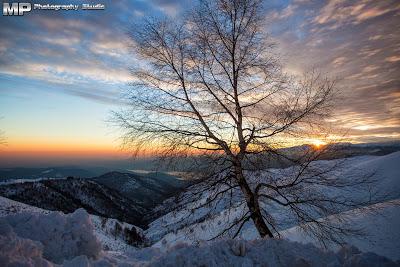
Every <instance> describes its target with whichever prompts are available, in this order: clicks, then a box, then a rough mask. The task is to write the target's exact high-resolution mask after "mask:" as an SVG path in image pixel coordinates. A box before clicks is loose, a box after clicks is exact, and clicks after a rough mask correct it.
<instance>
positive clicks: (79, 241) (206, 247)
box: [0, 209, 400, 267]
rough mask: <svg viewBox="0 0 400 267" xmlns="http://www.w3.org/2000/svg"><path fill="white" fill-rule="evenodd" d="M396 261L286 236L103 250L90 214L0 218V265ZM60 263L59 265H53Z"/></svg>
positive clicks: (360, 263) (387, 263) (348, 263)
mask: <svg viewBox="0 0 400 267" xmlns="http://www.w3.org/2000/svg"><path fill="white" fill-rule="evenodd" d="M55 264H62V266H64V267H70V266H85V267H90V266H94V267H96V266H111V267H112V266H219V267H221V266H269V267H274V266H277V267H278V266H282V267H283V266H294V267H296V266H297V267H300V266H331V267H334V266H354V267H357V266H400V264H399V262H397V263H396V262H393V261H391V260H389V259H387V258H385V257H382V256H379V255H376V254H374V253H362V252H360V251H359V250H358V249H357V248H355V247H350V246H349V247H344V248H342V249H341V250H339V251H338V252H336V253H334V252H332V251H324V250H321V249H319V248H317V247H315V246H313V245H310V244H300V243H296V242H291V241H288V240H277V239H267V240H263V239H257V240H252V241H245V240H219V241H216V242H202V243H200V244H197V245H187V244H176V245H175V246H173V247H169V248H168V249H167V251H165V252H162V250H160V249H158V248H146V249H141V250H132V251H131V252H130V253H129V252H128V253H125V254H124V255H117V254H112V253H108V252H104V251H102V250H101V244H100V242H99V241H98V240H97V238H96V236H95V234H94V228H93V225H92V222H91V220H90V217H89V214H88V213H87V212H86V211H85V210H83V209H79V210H77V211H75V212H74V213H72V214H68V215H64V214H62V213H58V212H53V213H50V214H48V215H46V214H40V213H33V212H23V213H20V214H16V215H10V216H6V217H3V218H1V219H0V266H49V267H51V266H56V265H55ZM57 266H58V265H57Z"/></svg>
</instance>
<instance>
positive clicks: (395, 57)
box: [385, 55, 400, 62]
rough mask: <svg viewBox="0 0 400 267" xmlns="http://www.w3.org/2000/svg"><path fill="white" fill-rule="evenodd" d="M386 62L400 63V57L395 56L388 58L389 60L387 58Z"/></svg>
mask: <svg viewBox="0 0 400 267" xmlns="http://www.w3.org/2000/svg"><path fill="white" fill-rule="evenodd" d="M385 61H387V62H397V61H400V55H394V56H390V57H387V58H385Z"/></svg>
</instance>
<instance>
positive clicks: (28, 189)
mask: <svg viewBox="0 0 400 267" xmlns="http://www.w3.org/2000/svg"><path fill="white" fill-rule="evenodd" d="M0 195H1V196H4V197H7V198H11V199H13V200H16V201H19V202H23V203H27V204H30V205H32V206H35V207H40V208H43V209H47V210H58V211H63V212H65V213H70V212H73V211H75V210H76V209H78V208H84V209H86V210H87V211H88V212H90V213H91V214H96V215H100V216H104V217H112V218H116V219H119V220H122V221H125V222H129V223H132V224H135V225H139V226H142V225H143V223H142V218H143V215H144V214H145V213H146V212H148V211H149V210H148V209H147V208H145V207H143V206H141V205H140V204H139V203H135V202H134V201H132V200H131V199H128V198H125V197H123V196H121V195H120V193H119V192H117V191H115V190H113V189H110V188H108V187H106V186H104V185H101V184H99V183H96V182H94V181H91V180H88V179H56V180H41V181H37V182H24V183H15V184H3V185H0Z"/></svg>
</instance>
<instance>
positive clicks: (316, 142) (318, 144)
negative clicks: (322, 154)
mask: <svg viewBox="0 0 400 267" xmlns="http://www.w3.org/2000/svg"><path fill="white" fill-rule="evenodd" d="M311 144H312V145H313V146H314V147H315V148H316V149H320V148H321V147H323V146H325V145H326V142H324V141H322V140H319V139H313V140H311Z"/></svg>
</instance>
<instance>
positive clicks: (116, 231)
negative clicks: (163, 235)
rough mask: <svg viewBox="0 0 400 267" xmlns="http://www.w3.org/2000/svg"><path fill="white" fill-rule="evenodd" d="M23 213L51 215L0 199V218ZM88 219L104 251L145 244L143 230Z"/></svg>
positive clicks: (122, 223) (122, 250)
mask: <svg viewBox="0 0 400 267" xmlns="http://www.w3.org/2000/svg"><path fill="white" fill-rule="evenodd" d="M24 212H28V213H31V214H44V215H46V214H49V213H52V211H50V210H45V209H41V208H37V207H34V206H30V205H27V204H24V203H20V202H17V201H14V200H11V199H8V198H5V197H0V218H1V217H5V216H9V215H15V214H19V213H24ZM89 217H90V221H91V223H92V224H93V227H94V234H95V235H96V237H97V239H98V240H99V241H100V242H101V244H102V248H103V250H105V251H118V252H125V251H129V250H133V249H135V247H143V246H144V245H146V243H147V241H146V237H145V236H144V233H143V230H142V229H141V228H139V227H137V226H134V225H132V224H129V223H126V222H122V221H119V220H116V219H112V218H106V217H100V216H97V215H92V214H89Z"/></svg>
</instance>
